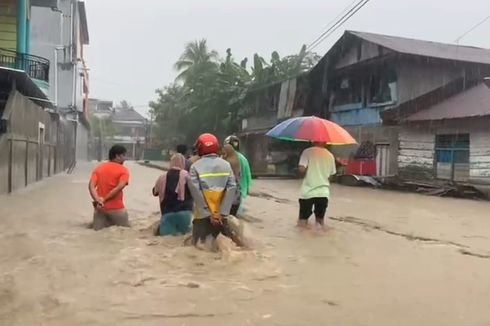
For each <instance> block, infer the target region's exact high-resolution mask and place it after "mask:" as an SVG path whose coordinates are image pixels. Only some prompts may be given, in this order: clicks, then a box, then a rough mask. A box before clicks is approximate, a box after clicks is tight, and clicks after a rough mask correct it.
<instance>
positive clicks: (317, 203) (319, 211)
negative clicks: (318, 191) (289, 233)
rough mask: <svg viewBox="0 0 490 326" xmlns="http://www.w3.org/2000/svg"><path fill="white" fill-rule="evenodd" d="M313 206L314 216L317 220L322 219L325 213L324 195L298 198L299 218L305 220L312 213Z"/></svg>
mask: <svg viewBox="0 0 490 326" xmlns="http://www.w3.org/2000/svg"><path fill="white" fill-rule="evenodd" d="M313 207H314V212H315V218H316V219H317V220H321V221H323V220H324V218H325V214H326V213H327V207H328V198H326V197H316V198H309V199H300V200H299V219H300V220H307V219H309V218H310V216H311V214H312V213H313Z"/></svg>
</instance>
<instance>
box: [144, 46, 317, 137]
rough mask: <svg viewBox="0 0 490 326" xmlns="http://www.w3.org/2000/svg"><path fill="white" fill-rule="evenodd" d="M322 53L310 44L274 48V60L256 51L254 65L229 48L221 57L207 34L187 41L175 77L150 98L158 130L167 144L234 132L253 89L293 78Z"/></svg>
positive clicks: (272, 56)
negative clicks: (284, 50) (292, 51)
mask: <svg viewBox="0 0 490 326" xmlns="http://www.w3.org/2000/svg"><path fill="white" fill-rule="evenodd" d="M317 57H318V56H316V55H314V54H312V53H309V52H307V51H306V46H303V47H302V48H301V51H300V52H299V53H298V54H296V55H291V56H286V57H283V58H281V56H280V55H279V53H278V52H277V51H274V52H273V53H272V54H271V58H270V60H269V62H267V61H266V60H265V59H264V58H263V57H261V56H260V55H259V54H255V55H254V57H253V64H252V67H251V69H250V71H249V70H248V69H247V64H248V60H247V59H246V58H245V59H243V60H241V61H240V62H239V63H237V62H236V61H235V59H234V57H233V54H232V51H231V49H229V48H228V49H227V50H226V56H225V57H224V58H223V59H221V58H220V57H219V55H218V53H217V52H216V51H214V50H210V49H209V48H208V45H207V42H206V40H204V39H203V40H199V41H194V42H190V43H187V44H186V46H185V49H184V52H183V53H182V55H181V56H180V58H179V60H178V61H177V62H176V63H175V65H174V66H175V69H176V70H177V72H178V76H177V78H176V80H175V83H173V84H171V85H169V86H166V87H164V88H163V89H159V90H156V94H157V96H158V98H157V100H156V101H153V102H150V107H151V109H152V114H153V115H154V116H155V119H156V120H155V121H156V123H157V125H158V128H157V130H158V131H157V132H156V136H157V138H159V139H160V140H161V144H162V146H174V145H175V144H173V143H174V142H176V141H181V139H183V138H186V139H187V142H188V143H190V142H193V141H194V140H195V138H196V137H197V135H199V134H200V133H202V132H212V133H215V134H216V135H217V136H218V137H220V136H224V135H226V134H228V133H231V132H233V131H235V130H236V129H237V127H238V123H239V121H240V120H241V116H240V115H241V114H243V113H244V112H243V110H242V109H243V107H244V100H245V99H246V94H247V93H248V92H249V91H250V90H253V89H255V88H261V87H262V88H263V87H267V86H269V85H272V84H273V83H277V82H280V81H283V80H287V79H290V78H293V77H294V76H297V75H299V74H301V73H302V72H304V71H306V70H308V69H310V68H311V67H312V66H313V65H314V64H315V63H316V62H315V60H317Z"/></svg>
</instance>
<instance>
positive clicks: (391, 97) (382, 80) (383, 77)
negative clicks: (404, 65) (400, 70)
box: [369, 69, 398, 105]
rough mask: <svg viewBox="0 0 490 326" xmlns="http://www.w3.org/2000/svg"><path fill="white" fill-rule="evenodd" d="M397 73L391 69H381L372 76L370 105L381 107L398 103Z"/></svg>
mask: <svg viewBox="0 0 490 326" xmlns="http://www.w3.org/2000/svg"><path fill="white" fill-rule="evenodd" d="M396 81H397V78H396V73H395V71H393V70H389V69H382V70H381V69H380V71H377V72H375V73H373V74H372V75H371V79H370V82H369V104H374V105H381V104H388V103H393V102H396V101H397V99H398V98H397V92H398V90H397V82H396Z"/></svg>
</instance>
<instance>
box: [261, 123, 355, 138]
mask: <svg viewBox="0 0 490 326" xmlns="http://www.w3.org/2000/svg"><path fill="white" fill-rule="evenodd" d="M266 135H267V136H269V137H273V138H277V139H282V140H291V141H311V142H322V143H327V144H330V145H348V144H356V141H355V139H354V138H353V137H352V136H351V135H350V134H349V133H348V132H347V130H345V129H344V128H342V127H341V126H339V125H338V124H336V123H335V122H332V121H329V120H325V119H321V118H318V117H298V118H291V119H288V120H286V121H283V122H281V123H280V124H278V125H277V126H275V127H274V128H272V129H271V130H269V131H268V132H267V134H266Z"/></svg>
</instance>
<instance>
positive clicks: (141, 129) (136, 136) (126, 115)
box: [112, 108, 148, 160]
mask: <svg viewBox="0 0 490 326" xmlns="http://www.w3.org/2000/svg"><path fill="white" fill-rule="evenodd" d="M112 123H113V126H114V129H115V134H114V135H113V137H112V142H113V143H114V144H120V145H123V146H125V147H126V149H127V150H128V154H127V158H128V159H133V160H138V159H140V158H142V157H143V150H144V147H145V140H146V132H147V126H148V120H147V119H146V118H145V117H143V116H142V115H141V114H139V113H138V112H137V111H136V110H135V109H134V108H126V109H122V108H121V109H115V110H114V114H113V116H112Z"/></svg>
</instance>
